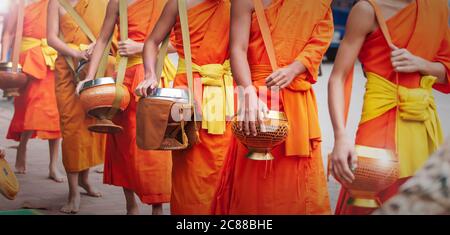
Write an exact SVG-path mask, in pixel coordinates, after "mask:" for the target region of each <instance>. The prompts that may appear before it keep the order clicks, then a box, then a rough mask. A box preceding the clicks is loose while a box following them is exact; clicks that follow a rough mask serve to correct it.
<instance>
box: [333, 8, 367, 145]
mask: <svg viewBox="0 0 450 235" xmlns="http://www.w3.org/2000/svg"><path fill="white" fill-rule="evenodd" d="M374 17H375V14H374V11H373V10H372V8H371V6H370V5H369V4H368V3H366V2H364V1H363V2H360V3H358V4H356V5H355V7H354V8H353V9H352V11H351V13H350V15H349V18H348V22H347V26H346V34H345V36H344V38H343V40H342V42H341V44H340V47H339V50H338V53H337V56H336V60H335V63H334V66H333V70H332V73H331V75H330V79H329V83H328V94H329V95H328V99H329V108H330V115H331V120H332V122H333V128H334V131H335V137H339V136H341V135H343V134H344V132H345V120H344V116H345V115H344V106H345V105H344V84H345V81H346V78H347V76H348V74H349V73H350V72H351V70H352V69H353V67H354V64H355V62H356V59H357V57H358V54H359V51H360V50H361V47H362V45H363V43H364V41H365V38H366V36H367V34H369V33H370V32H371V30H372V29H373V27H374V24H375V20H374Z"/></svg>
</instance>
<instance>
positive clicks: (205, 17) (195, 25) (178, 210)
mask: <svg viewBox="0 0 450 235" xmlns="http://www.w3.org/2000/svg"><path fill="white" fill-rule="evenodd" d="M188 21H189V33H190V39H191V50H192V62H193V63H194V64H196V65H199V66H204V65H210V64H220V65H222V64H224V62H225V61H226V60H228V59H229V52H228V47H229V46H228V44H229V26H230V2H229V0H206V1H203V2H202V3H199V4H198V5H196V6H194V7H192V8H190V9H188ZM172 44H173V45H174V47H175V48H176V49H177V52H178V54H179V56H180V57H181V58H183V59H184V51H183V40H182V34H181V25H180V21H179V19H178V20H177V23H176V25H175V27H174V35H173V36H172ZM202 77H203V76H202V75H201V74H200V73H199V72H194V80H195V82H194V83H195V86H194V96H195V100H196V103H197V104H202V100H203V91H204V88H205V86H207V85H205V84H202ZM187 84H188V83H187V78H186V74H185V73H179V74H177V76H176V77H175V81H174V87H176V88H177V87H178V88H180V87H184V88H186V87H187ZM197 110H198V111H200V110H201V108H200V107H198V109H197ZM231 136H232V133H231V129H230V125H229V124H228V123H227V124H226V130H225V132H224V133H223V134H210V133H208V130H207V129H203V128H199V138H200V141H199V143H198V144H196V145H194V146H192V147H191V148H189V149H186V150H183V151H174V152H173V153H172V154H173V172H172V198H171V201H170V209H171V213H172V214H210V213H211V201H212V199H213V196H214V193H215V190H216V188H217V184H218V181H219V176H220V171H221V169H222V166H223V163H224V159H225V156H226V153H227V150H228V146H229V142H230V140H231Z"/></svg>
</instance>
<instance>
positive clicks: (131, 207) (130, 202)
mask: <svg viewBox="0 0 450 235" xmlns="http://www.w3.org/2000/svg"><path fill="white" fill-rule="evenodd" d="M123 194H124V195H125V200H126V201H127V215H139V208H138V206H137V203H136V198H135V197H134V192H133V191H131V190H129V189H126V188H123Z"/></svg>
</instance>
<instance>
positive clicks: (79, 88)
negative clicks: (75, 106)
mask: <svg viewBox="0 0 450 235" xmlns="http://www.w3.org/2000/svg"><path fill="white" fill-rule="evenodd" d="M93 79H94V78H89V77H86V78H85V79H84V80H83V81H80V82H79V83H78V84H77V87H76V90H75V91H76V94H77V95H80V93H81V89H83V85H84V84H85V83H86V82H88V81H92V80H93Z"/></svg>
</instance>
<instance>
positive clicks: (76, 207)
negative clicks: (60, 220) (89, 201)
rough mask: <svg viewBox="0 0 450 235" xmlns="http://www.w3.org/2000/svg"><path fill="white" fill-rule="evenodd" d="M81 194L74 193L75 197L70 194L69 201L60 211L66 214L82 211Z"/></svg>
mask: <svg viewBox="0 0 450 235" xmlns="http://www.w3.org/2000/svg"><path fill="white" fill-rule="evenodd" d="M80 200H81V198H80V194H77V195H74V196H73V197H70V196H69V201H68V202H67V204H66V205H64V206H63V207H62V208H61V210H60V212H62V213H65V214H76V213H78V212H79V211H80Z"/></svg>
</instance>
